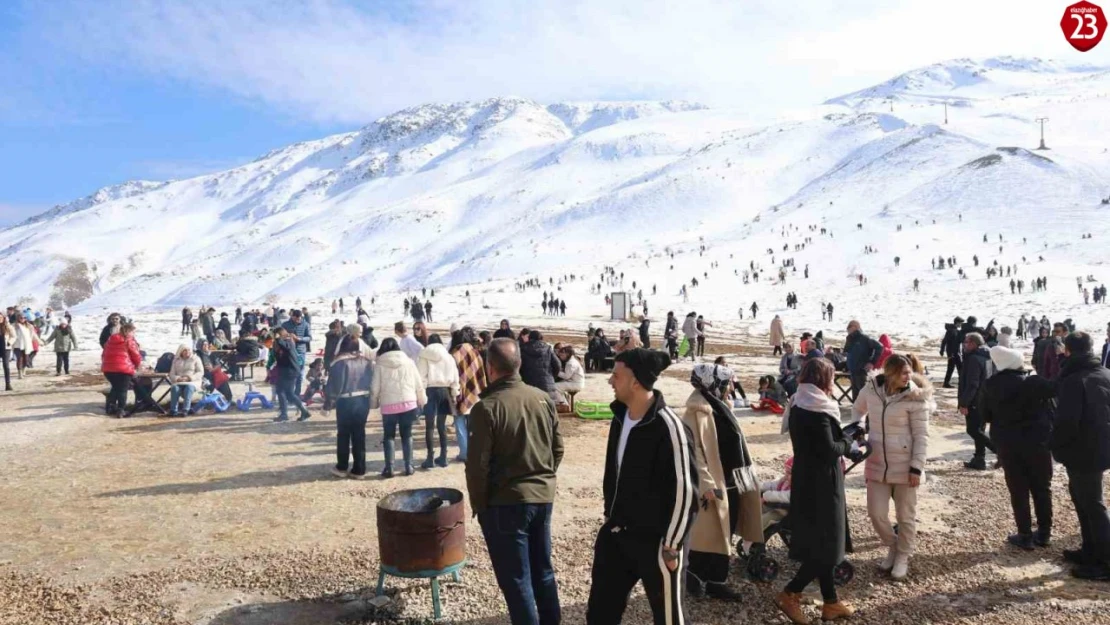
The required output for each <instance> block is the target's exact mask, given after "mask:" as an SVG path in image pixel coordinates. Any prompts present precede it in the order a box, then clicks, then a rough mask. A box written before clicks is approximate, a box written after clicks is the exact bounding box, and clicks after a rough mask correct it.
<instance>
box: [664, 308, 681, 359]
mask: <svg viewBox="0 0 1110 625" xmlns="http://www.w3.org/2000/svg"><path fill="white" fill-rule="evenodd" d="M663 341H664V342H665V343H666V344H667V353H668V354H670V356H671V360H678V319H677V318H676V317H675V316H674V311H673V310H672V311H670V312H668V313H667V325H666V326H665V327H664V328H663Z"/></svg>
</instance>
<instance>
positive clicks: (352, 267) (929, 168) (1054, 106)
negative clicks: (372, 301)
mask: <svg viewBox="0 0 1110 625" xmlns="http://www.w3.org/2000/svg"><path fill="white" fill-rule="evenodd" d="M1108 95H1110V69H1108V68H1095V67H1088V66H1076V65H1067V64H1063V63H1059V62H1053V61H1042V60H1038V59H1014V58H1008V57H1006V58H996V59H987V60H982V61H970V60H966V59H964V60H957V61H951V62H948V63H942V64H937V65H934V66H930V67H927V68H922V69H919V70H915V71H912V72H908V73H906V74H903V75H901V76H898V77H896V78H894V79H892V80H890V81H887V82H885V83H883V84H881V85H877V86H874V87H871V88H868V89H864V90H862V91H858V92H855V93H852V94H848V95H845V96H842V97H839V98H834V99H832V100H829V101H828V102H826V103H825V104H823V105H820V106H815V107H812V108H810V109H807V110H805V111H803V112H801V113H793V114H791V115H790V116H789V117H784V118H783V119H781V120H777V121H771V122H753V121H751V119H750V118H749V117H748V116H747V115H746V113H745V112H743V111H736V110H708V109H705V108H704V107H701V106H698V105H692V104H688V103H682V102H659V103H653V102H621V103H561V104H551V105H546V106H545V105H542V104H539V103H536V102H532V101H530V100H526V99H521V98H497V99H491V100H487V101H483V102H472V103H458V104H450V105H425V106H420V107H414V108H411V109H406V110H403V111H400V112H398V113H395V114H393V115H390V116H387V117H384V118H382V119H380V120H378V121H376V122H374V123H373V124H370V125H368V126H366V127H364V128H362V129H359V130H357V131H355V132H351V133H346V134H341V135H335V136H332V137H327V138H324V139H321V140H318V141H311V142H305V143H301V144H296V145H293V146H289V147H287V148H283V149H279V150H275V151H273V152H271V153H270V154H267V155H265V156H263V157H261V158H259V159H257V160H256V161H254V162H252V163H249V164H247V165H244V166H242V167H237V168H235V169H231V170H228V171H224V172H219V173H216V174H211V175H205V176H200V177H197V178H192V179H189V180H182V181H171V182H161V183H158V182H129V183H125V184H123V185H118V186H115V187H108V188H105V189H101V190H100V191H98V192H96V193H94V194H93V195H91V196H89V197H87V198H84V199H82V200H78V201H76V202H73V203H70V204H67V205H64V206H59V207H56V208H54V209H51V210H50V211H48V212H47V213H45V214H43V215H40V216H38V217H35V218H33V219H31V220H28V221H27V222H25V223H23V224H20V225H18V226H15V227H12V228H8V229H6V230H3V231H0V289H2V290H3V292H4V293H9V294H13V293H14V294H25V295H26V296H28V297H30V298H34V299H35V300H37V301H38V302H39V304H40V305H42V304H45V302H46V301H47V299H48V298H49V297H50V295H51V292H52V291H53V290H54V284H55V282H56V281H58V280H59V275H62V276H63V281H67V280H72V279H73V277H74V275H75V274H81V272H82V271H84V272H85V273H84V274H83V275H84V277H86V278H87V279H88V281H89V285H90V289H91V291H92V297H91V298H90V299H88V300H87V301H85V302H84V304H83V307H85V308H87V309H90V310H91V309H100V308H102V307H106V306H118V307H130V308H134V307H163V306H164V307H179V306H182V305H194V306H195V305H198V304H200V303H206V304H221V303H233V302H259V301H261V300H263V299H264V298H265V297H266V296H267V295H269V294H271V293H280V294H281V296H282V297H283V298H293V299H301V300H308V299H312V298H317V297H325V298H327V297H334V296H339V295H351V294H363V295H366V294H368V293H385V292H389V291H398V290H404V289H409V288H415V287H419V286H422V285H427V286H433V285H438V286H446V285H477V284H479V283H486V284H487V287H482V288H479V287H477V286H472V287H470V288H473V289H474V290H475V291H476V292H481V293H484V294H488V297H489V300H490V301H489V302H487V304H488V305H491V306H493V305H494V303H495V302H497V301H500V300H499V299H498V296H497V293H498V292H499V291H503V290H504V287H505V282H500V281H509V282H512V281H514V280H518V279H521V278H523V277H525V276H535V275H540V276H548V275H556V274H559V275H562V274H570V273H578V274H579V275H582V274H586V275H594V274H596V273H597V268H599V267H600V266H602V265H616V266H619V267H628V268H629V274H630V275H631V274H632V273H633V271H632V268H633V267H636V268H642V267H644V263H643V261H644V260H646V259H648V258H649V257H653V256H654V258H657V259H659V258H662V256H663V253H664V250H666V249H670V250H672V251H675V252H677V254H676V260H675V261H674V262H675V264H676V268H675V269H674V270H673V271H672V270H670V269H669V267H670V264H671V261H670V260H667V261H666V264H667V269H666V270H665V271H664V270H662V269H659V268H658V265H659V264H660V263H663V262H664V261H663V260H658V261H652V263H653V264H655V265H656V266H655V267H653V268H651V272H650V275H647V276H643V277H642V278H641V280H642V281H643V280H647V279H649V278H650V279H651V280H652V283H654V284H657V286H658V289H659V291H660V295H659V298H660V300H662V301H663V302H666V301H667V299H665V298H672V297H674V295H675V294H676V293H677V292H678V289H679V287H680V286H681V284H683V283H684V282H685V281H688V280H689V278H690V277H692V276H693V275H701V274H702V273H705V272H704V271H702V270H699V269H698V268H701V267H702V265H703V264H707V263H708V262H710V261H711V260H715V261H717V262H720V263H721V265H722V268H721V270H718V272H720V271H723V270H724V269H726V268H732V269H739V268H741V267H747V266H749V264H750V263H751V262H753V261H754V262H759V263H761V264H763V265H764V268H765V269H769V268H770V266H771V258H770V255H767V254H766V249H767V248H776V249H777V250H778V251H779V252H780V254H779V258H782V257H783V256H784V255H783V253H782V252H781V249H782V245H783V244H784V243H785V244H787V245H788V246H789V248H790V250H791V252H790V253H789V255H788V256H789V257H791V258H793V259H794V261H795V264H796V265H797V266H798V267H799V271H800V269H801V267H802V266H804V265H806V264H809V265H811V267H812V268H813V274H814V275H813V280H814V281H815V282H814V283H813V284H812V285H810V286H807V287H806V290H810V289H812V288H814V287H817V286H820V285H828V286H829V287H831V288H834V289H839V288H840V287H841V286H844V287H845V288H846V287H847V286H850V285H845V284H843V281H844V280H845V279H846V277H847V276H848V275H849V274H854V273H858V272H865V273H867V274H868V275H873V277H874V280H871V279H869V284H868V285H867V286H866V287H861V288H862V289H865V290H863V291H861V294H863V295H861V299H860V302H861V303H862V302H867V301H870V302H872V303H873V302H874V301H875V297H876V296H877V295H876V294H877V293H878V295H879V296H884V295H893V294H903V293H905V291H906V289H907V288H908V284H909V283H910V282H912V279H913V275H914V274H910V273H908V270H904V271H902V272H901V273H898V272H893V271H892V270H893V267H888V265H891V260H890V259H891V257H892V256H893V255H894V254H893V253H892V251H893V250H890V249H889V248H891V247H894V246H905V247H906V248H907V249H905V250H902V252H901V257H902V258H903V264H902V267H903V268H905V267H907V265H910V263H913V266H914V267H915V269H917V270H920V269H922V266H924V269H925V274H922V275H921V278H929V279H930V280H933V279H936V278H938V277H939V276H933V275H932V274H929V272H928V266H929V259H930V258H931V257H935V256H937V255H938V254H945V255H951V254H958V255H963V256H965V257H967V256H970V254H971V252H966V253H963V254H960V252H961V251H962V250H964V249H969V248H965V247H964V243H966V244H967V245H971V244H973V243H977V242H978V243H981V236H982V234H983V233H984V232H991V233H992V237H996V235H997V234H998V233H1002V234H1003V235H1004V237H1005V238H1006V240H1015V239H1017V238H1019V237H1021V236H1023V235H1024V236H1026V237H1033V236H1036V237H1037V241H1038V242H1042V241H1041V239H1044V238H1046V237H1056V238H1054V239H1053V241H1052V242H1049V241H1043V242H1042V243H1049V244H1050V248H1051V249H1054V250H1056V253H1055V254H1053V255H1051V256H1052V257H1051V258H1046V261H1045V262H1046V263H1047V264H1045V265H1043V267H1044V268H1045V269H1044V271H1048V270H1049V269H1051V270H1052V271H1053V272H1058V273H1059V275H1061V276H1070V278H1069V279H1070V280H1071V281H1072V282H1073V283H1074V275H1080V274H1082V275H1086V274H1088V273H1093V272H1096V271H1097V268H1098V267H1099V266H1100V265H1101V263H1103V262H1105V260H1106V258H1107V256H1106V255H1105V254H1104V253H1102V252H1103V250H1105V249H1106V245H1105V243H1102V244H1095V245H1092V244H1090V242H1087V241H1084V243H1087V245H1079V244H1078V243H1079V242H1078V241H1076V243H1075V244H1070V243H1068V241H1069V240H1070V239H1073V238H1077V237H1078V235H1077V234H1076V233H1077V232H1080V231H1083V232H1092V233H1094V234H1096V239H1095V240H1096V241H1097V240H1098V239H1097V237H1100V236H1110V219H1107V217H1110V209H1108V207H1106V206H1104V205H1102V204H1100V201H1099V200H1100V198H1104V197H1107V195H1110V155H1108V154H1107V152H1106V149H1107V145H1106V143H1107V141H1108V138H1110V121H1108V120H1110V105H1108V100H1107V97H1108ZM892 101H893V103H894V104H893V105H894V111H893V112H891V111H890V106H891V102H892ZM942 102H948V103H949V104H950V106H949V123H948V124H944V120H943V110H942V108H941V106H942V105H941V103H942ZM1042 116H1047V117H1049V118H1050V119H1051V121H1050V125H1049V126H1048V127H1047V133H1048V135H1047V137H1048V143H1049V146H1050V147H1051V148H1053V149H1052V150H1049V151H1044V152H1041V151H1033V150H1031V149H1032V148H1035V147H1036V146H1037V141H1038V138H1039V134H1038V133H1039V127H1038V125H1037V123H1036V122H1035V121H1034V120H1035V119H1036V118H1037V117H1042ZM1051 214H1060V215H1066V216H1067V222H1066V223H1067V224H1068V225H1067V226H1064V227H1061V228H1059V229H1047V230H1048V231H1047V232H1046V228H1043V227H1042V226H1040V225H1039V224H1043V223H1044V219H1045V217H1046V215H1051ZM961 215H962V221H961V218H960V217H959V216H961ZM934 219H935V220H936V221H937V224H936V225H935V226H934V225H933V223H932V221H933V220H934ZM856 223H866V224H868V228H867V229H865V230H863V231H857V230H856V229H855V227H854V226H855V224H856ZM910 223H916V224H918V225H919V226H920V230H918V231H915V232H916V234H913V235H912V236H911V234H910V232H908V231H904V232H897V231H896V230H895V226H896V225H898V224H903V225H907V226H908V225H909V224H910ZM816 224H821V225H823V226H826V227H828V228H829V229H832V230H833V231H834V232H835V236H836V238H835V240H833V239H819V240H818V241H816V242H814V243H812V244H810V245H807V247H806V249H805V250H804V251H800V252H798V253H794V252H793V251H792V250H793V246H794V245H795V244H799V243H801V242H802V240H803V239H804V238H805V237H807V236H813V233H812V232H805V233H803V232H800V231H799V232H794V231H793V230H789V231H787V234H786V235H785V237H784V235H783V232H784V228H791V229H792V228H794V227H797V228H800V229H802V230H805V227H804V226H807V225H816ZM1078 224H1082V226H1079V225H1078ZM849 226H852V227H851V228H849ZM876 228H883V230H882V231H881V234H880V232H877V231H876ZM770 238H774V239H775V240H776V241H777V242H776V241H769V239H770ZM876 238H878V240H876ZM1057 239H1058V240H1057ZM911 243H912V248H911V247H910V244H911ZM702 244H704V245H707V246H708V247H709V249H710V251H709V252H707V253H706V255H705V256H704V257H702V256H698V257H697V260H695V255H696V254H698V250H697V248H698V246H699V245H702ZM1033 244H1034V243H1033V241H1032V239H1030V241H1029V243H1027V244H1026V245H1027V246H1032V245H1033ZM864 245H872V246H875V247H879V248H880V251H881V253H880V254H877V255H864V254H862V250H863V246H864ZM1052 246H1056V247H1054V248H1053V247H1052ZM918 247H921V248H923V249H920V250H918V249H917V248H918ZM938 247H940V248H943V250H942V251H938V249H936V248H938ZM1039 248H1040V249H1041V250H1043V249H1044V248H1043V245H1042V246H1039ZM994 249H995V251H996V252H997V248H994ZM1064 250H1066V252H1065V253H1060V252H1061V251H1064ZM918 252H920V253H918ZM1040 255H1041V253H1037V254H1033V253H1032V250H1028V253H1026V254H1024V256H1025V257H1026V261H1025V262H1034V261H1035V258H1033V257H1035V256H1040ZM985 256H986V254H984V257H985ZM991 258H992V260H994V259H998V260H1000V262H1005V263H1006V264H1011V263H1015V262H1020V261H1019V257H1017V256H1013V254H1012V253H1011V254H1010V256H1006V254H1005V253H1003V254H995V255H994V256H992V257H991ZM776 260H777V259H776ZM963 260H964V259H961V261H963ZM778 262H781V261H778ZM1054 262H1059V263H1060V264H1059V265H1054V264H1052V263H1054ZM82 263H84V264H83V265H82ZM82 268H83V269H82ZM984 269H985V267H984ZM976 271H977V272H978V269H976ZM1037 271H1042V270H1041V269H1038V270H1037ZM727 273H728V276H729V277H730V278H735V280H734V281H732V282H730V283H728V288H727V289H726V290H724V291H715V295H714V299H713V303H712V305H713V306H714V307H716V309H717V310H718V311H733V312H731V313H729V314H730V315H731V314H734V311H735V309H736V307H737V306H738V305H739V304H740V303H742V302H741V301H742V300H743V301H748V302H749V304H750V300H752V299H757V298H764V299H771V300H778V299H780V294H779V293H778V290H776V289H775V288H772V287H771V286H770V285H768V284H766V283H761V284H760V285H758V286H757V285H754V284H751V285H747V286H741V284H740V283H739V279H738V276H735V275H733V271H731V270H730V271H728V272H727ZM687 274H689V275H687ZM952 275H954V273H953V274H952ZM947 278H948V276H947V274H945V279H947ZM974 278H975V279H979V278H980V276H979V275H975V276H974ZM491 280H492V281H493V282H490V281H491ZM1054 282H1055V281H1054ZM1007 283H1008V281H1007ZM626 286H627V285H626ZM857 286H858V285H857ZM460 288H461V287H460ZM568 288H569V287H568ZM582 288H583V289H584V288H585V287H584V286H583V287H582ZM794 288H795V290H800V289H801V287H797V286H796V287H794ZM991 288H992V289H993V288H994V286H993V285H991ZM783 289H785V290H782V297H784V294H785V292H786V290H790V287H789V286H787V287H783ZM509 290H510V291H511V289H509ZM573 296H574V297H576V298H581V300H586V299H587V298H588V297H589V296H588V294H586V293H585V292H583V293H573ZM844 297H845V298H848V301H851V299H850V297H851V296H850V295H847V294H846V295H845V296H844ZM906 297H907V298H908V299H912V297H911V296H906ZM510 299H511V298H510ZM897 299H899V301H900V300H901V299H902V296H901V295H899V298H897ZM1072 299H1074V297H1072ZM1064 304H1065V301H1064V300H1060V303H1059V304H1058V305H1061V306H1062V305H1064ZM497 305H500V306H504V307H506V308H509V309H511V308H512V306H513V305H514V302H512V301H500V303H499V304H497ZM812 306H813V308H814V310H816V302H812ZM595 312H596V313H597V314H601V311H595ZM716 314H717V316H722V314H723V312H718V313H716ZM946 316H947V314H946ZM910 325H912V324H911V323H909V319H908V318H907V327H909V326H910Z"/></svg>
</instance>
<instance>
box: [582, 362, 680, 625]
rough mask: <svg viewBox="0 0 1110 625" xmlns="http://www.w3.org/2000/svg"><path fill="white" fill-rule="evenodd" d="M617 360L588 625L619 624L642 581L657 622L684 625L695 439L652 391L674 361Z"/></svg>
mask: <svg viewBox="0 0 1110 625" xmlns="http://www.w3.org/2000/svg"><path fill="white" fill-rule="evenodd" d="M616 360H617V362H616V366H615V367H614V369H613V376H612V377H611V378H610V379H609V384H610V385H611V386H612V387H613V394H614V395H615V396H616V399H617V400H616V401H615V402H613V404H612V405H611V407H612V409H613V415H614V417H613V421H612V423H611V424H610V426H609V443H608V448H607V451H606V454H605V478H604V482H603V487H602V490H603V492H604V495H605V524H604V525H603V526H602V527H601V530H600V531H599V532H598V535H597V542H596V543H595V544H594V562H593V571H592V581H591V585H590V598H589V603H588V606H587V608H586V623H587V625H616V624H618V623H620V622H621V619H622V617H623V616H624V611H625V608H626V607H627V605H628V597H629V595H630V594H631V592H632V588H633V587H634V586H635V585H636V582H641V583H642V584H643V586H644V592H645V593H646V594H647V599H648V603H649V604H650V606H651V612H652V615H653V620H654V623H655V624H656V625H680V624H681V623H683V622H685V615H684V610H683V607H682V599H683V589H682V576H683V569H684V565H685V562H684V560H685V555H684V554H683V546H684V544H685V542H686V540H687V536H688V535H689V532H690V528H691V527H692V526H693V522H694V515H695V513H696V510H697V508H696V505H697V501H698V492H697V474H696V469H695V465H694V450H693V444H692V437H691V434H690V431H689V429H688V428H687V427H686V426H685V425H684V424H683V422H682V419H681V418H680V417H679V416H678V415H677V414H675V413H674V411H673V410H671V409H670V408H668V407H667V405H666V403H664V401H663V395H662V394H661V393H659V392H658V391H655V390H653V388H654V385H655V380H656V379H657V378H658V377H659V374H660V373H661V372H662V371H663V369H666V368H667V366H669V365H670V362H671V361H670V358H669V357H668V356H667V355H666V354H663V353H662V352H656V351H651V350H646V349H642V348H637V349H631V350H628V351H626V352H622V353H621V354H619V355H617V358H616ZM638 622H639V621H638Z"/></svg>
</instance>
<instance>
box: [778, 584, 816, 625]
mask: <svg viewBox="0 0 1110 625" xmlns="http://www.w3.org/2000/svg"><path fill="white" fill-rule="evenodd" d="M775 605H777V606H778V607H779V609H780V610H782V613H783V614H785V615H786V617H787V618H789V619H790V620H791V621H793V622H794V623H797V625H807V624H808V623H809V619H808V618H806V614H805V612H803V611H802V595H801V593H794V592H787V591H785V590H784V591H782V592H780V593H779V594H778V595H776V596H775Z"/></svg>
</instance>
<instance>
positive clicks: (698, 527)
mask: <svg viewBox="0 0 1110 625" xmlns="http://www.w3.org/2000/svg"><path fill="white" fill-rule="evenodd" d="M682 420H683V422H685V423H686V425H687V426H689V428H690V431H691V432H692V433H693V435H694V440H693V443H694V461H695V463H696V464H697V469H698V492H699V493H706V492H708V491H711V490H714V489H717V490H719V491H720V492H722V493H725V492H726V490H725V489H726V482H725V473H724V469H723V468H722V467H721V455H720V452H719V447H718V446H717V426H716V424H715V423H714V421H713V408H712V407H711V406H710V405H709V402H707V401H706V400H705V398H704V397H702V395H701V393H700V392H698V391H697V390H695V391H694V392H693V393H691V394H690V397H689V399H687V400H686V412H685V413H684V414H683V415H682ZM737 526H738V527H736V528H731V529H730V528H729V508H728V497H727V496H726V497H725V498H724V499H721V500H716V501H712V502H709V504H708V506H707V507H705V508H702V507H701V506H700V504H699V506H698V516H697V519H696V520H695V521H694V528H693V531H692V532H691V534H690V549H691V550H692V551H701V552H703V553H720V554H724V555H728V554H729V553H730V550H729V549H730V543H731V541H732V534H733V533H739V534H740V536H741V537H742V538H743V539H744V540H749V541H752V542H757V543H761V542H763V517H762V503H761V502H760V498H759V492H758V491H753V492H750V493H745V494H743V495H741V496H740V514H739V517H738V519H737Z"/></svg>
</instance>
